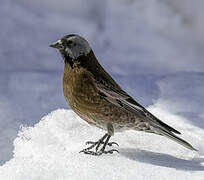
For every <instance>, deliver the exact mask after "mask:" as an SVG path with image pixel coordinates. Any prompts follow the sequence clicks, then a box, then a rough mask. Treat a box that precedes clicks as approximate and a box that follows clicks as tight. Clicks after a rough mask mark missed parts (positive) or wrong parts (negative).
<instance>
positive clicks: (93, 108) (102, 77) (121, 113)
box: [50, 34, 197, 156]
mask: <svg viewBox="0 0 204 180" xmlns="http://www.w3.org/2000/svg"><path fill="white" fill-rule="evenodd" d="M50 47H52V48H56V49H57V50H58V51H59V52H60V54H61V56H62V59H63V60H64V72H63V93H64V97H65V99H66V102H67V103H68V104H69V106H70V107H71V108H72V110H73V111H74V112H75V113H76V114H77V115H78V116H80V117H81V118H82V119H83V120H85V121H86V122H88V123H89V124H91V125H93V126H96V127H98V128H100V129H103V130H105V132H106V133H105V135H104V136H103V137H102V138H100V139H99V140H98V141H95V142H93V141H87V142H86V145H90V146H89V147H87V148H85V149H83V150H81V151H80V152H81V153H84V154H90V155H95V156H99V155H102V154H112V153H113V152H119V151H118V150H116V149H111V150H106V147H107V146H113V145H118V144H117V143H116V142H109V140H110V138H111V136H113V135H114V133H115V132H123V131H125V130H130V129H131V130H136V131H144V132H147V133H154V134H157V135H161V136H165V137H167V138H169V139H171V140H173V141H175V142H177V143H179V144H180V145H183V146H184V147H186V148H188V149H190V150H194V151H197V149H195V148H194V147H193V146H192V145H191V144H189V143H188V142H186V141H185V140H183V139H181V138H180V137H178V134H181V133H180V132H179V131H177V130H176V129H174V128H173V127H171V126H169V125H167V124H166V123H164V122H162V121H161V120H160V119H158V118H157V117H156V116H154V115H153V114H152V113H150V112H149V111H148V110H147V109H145V108H144V107H143V106H142V105H140V104H139V103H138V102H137V101H136V100H134V99H133V98H132V97H131V96H130V95H128V93H126V92H125V91H124V90H123V89H122V88H121V87H120V86H119V85H118V84H117V83H116V81H115V80H114V79H113V78H112V77H111V76H110V75H109V74H108V73H107V72H106V71H105V69H104V68H103V67H102V66H101V65H100V63H99V61H98V60H97V58H96V56H95V54H94V52H93V50H92V48H91V47H90V45H89V42H88V41H87V40H86V39H85V38H83V37H82V36H80V35H78V34H69V35H65V36H63V37H62V38H61V39H59V40H57V41H56V42H54V43H52V44H51V45H50Z"/></svg>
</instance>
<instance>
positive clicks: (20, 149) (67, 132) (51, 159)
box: [0, 105, 204, 180]
mask: <svg viewBox="0 0 204 180" xmlns="http://www.w3.org/2000/svg"><path fill="white" fill-rule="evenodd" d="M149 110H150V111H151V112H153V113H155V114H156V115H158V116H159V117H160V118H164V117H165V122H167V123H169V124H170V125H174V127H175V128H177V129H178V130H180V131H181V132H182V133H183V134H185V136H183V138H185V139H186V140H188V141H189V142H191V143H192V144H193V145H194V146H195V147H196V148H198V149H199V150H200V152H199V154H198V153H196V152H192V151H189V150H187V149H185V148H183V147H181V146H180V145H177V144H176V143H174V142H172V141H170V140H168V139H166V138H163V137H160V136H157V135H152V134H146V133H142V132H135V131H126V132H123V133H118V134H115V136H114V137H112V139H111V140H112V141H117V142H118V143H119V145H120V147H118V150H119V151H120V153H119V154H117V153H114V154H110V155H102V156H99V157H96V156H90V155H85V154H82V153H81V154H79V151H80V150H81V149H83V148H85V144H84V143H85V141H87V140H96V139H98V138H100V137H101V136H102V135H103V134H104V132H103V131H102V130H99V129H97V128H95V127H91V126H89V125H88V124H87V123H86V122H84V121H83V120H81V119H80V118H79V117H78V116H77V115H76V114H75V113H74V112H73V111H71V110H64V109H58V110H56V111H53V112H51V113H50V114H49V115H47V116H45V117H44V118H42V120H41V121H40V122H39V123H38V124H36V125H35V126H34V127H22V128H21V130H20V131H19V133H18V137H17V138H16V139H15V141H14V156H13V159H11V160H10V161H8V162H6V163H5V164H4V165H3V166H1V167H0V179H3V180H26V179H29V180H39V179H40V180H44V179H46V180H48V179H49V180H58V179H59V180H65V179H74V180H75V179H80V180H81V179H109V180H110V179H137V180H140V179H142V180H144V179H157V180H160V179H162V180H163V179H166V178H167V179H168V176H169V175H171V180H174V179H178V177H179V179H186V180H187V179H189V180H190V179H194V180H201V179H202V178H203V177H204V163H203V162H204V156H203V155H204V145H203V143H202V140H203V138H204V133H203V131H202V130H201V129H199V128H197V127H194V126H193V125H190V124H188V123H187V122H186V120H185V119H183V118H181V117H179V116H176V115H173V114H170V113H168V112H166V111H165V110H163V109H162V108H161V107H160V108H158V107H157V106H156V105H155V106H152V107H150V108H149Z"/></svg>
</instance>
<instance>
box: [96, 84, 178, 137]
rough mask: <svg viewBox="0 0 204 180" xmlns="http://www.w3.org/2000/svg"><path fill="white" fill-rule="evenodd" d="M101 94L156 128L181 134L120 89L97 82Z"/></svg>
mask: <svg viewBox="0 0 204 180" xmlns="http://www.w3.org/2000/svg"><path fill="white" fill-rule="evenodd" d="M96 84H97V88H98V90H99V94H100V95H101V96H103V97H104V98H105V99H106V100H107V101H109V102H111V103H113V104H115V105H117V106H119V107H121V108H124V109H126V110H127V111H130V112H132V113H135V114H136V115H137V116H140V117H141V118H143V119H147V120H148V121H150V123H151V124H154V125H155V126H156V127H159V128H161V129H163V130H165V131H168V132H173V133H176V134H181V133H180V132H178V131H177V130H175V129H174V128H172V127H170V126H169V125H167V124H165V123H164V122H162V121H161V120H159V119H158V118H156V117H155V116H154V115H153V114H151V113H150V112H149V111H147V110H146V109H145V108H144V107H143V106H141V105H140V104H139V103H137V102H136V101H135V100H134V99H133V98H132V97H131V96H129V95H128V94H127V93H126V92H125V91H123V90H122V89H120V88H117V90H116V89H115V88H113V87H108V88H107V87H106V86H105V85H104V84H102V83H100V82H96Z"/></svg>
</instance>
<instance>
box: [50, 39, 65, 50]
mask: <svg viewBox="0 0 204 180" xmlns="http://www.w3.org/2000/svg"><path fill="white" fill-rule="evenodd" d="M50 47H52V48H56V49H61V48H62V41H61V40H59V41H57V42H54V43H52V44H50Z"/></svg>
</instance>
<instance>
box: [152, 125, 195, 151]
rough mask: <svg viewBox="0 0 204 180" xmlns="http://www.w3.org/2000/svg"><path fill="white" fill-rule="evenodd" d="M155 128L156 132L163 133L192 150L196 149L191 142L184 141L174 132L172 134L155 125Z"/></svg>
mask: <svg viewBox="0 0 204 180" xmlns="http://www.w3.org/2000/svg"><path fill="white" fill-rule="evenodd" d="M155 130H156V131H157V134H160V135H163V136H166V137H168V138H169V139H171V140H173V141H175V142H177V143H179V144H181V145H182V146H184V147H186V148H188V149H190V150H193V151H198V150H197V149H195V148H194V147H193V146H192V145H191V144H189V143H188V142H186V141H185V140H183V139H181V138H179V137H178V136H176V135H175V134H173V133H172V132H168V131H167V130H164V129H163V128H160V127H157V128H155Z"/></svg>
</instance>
